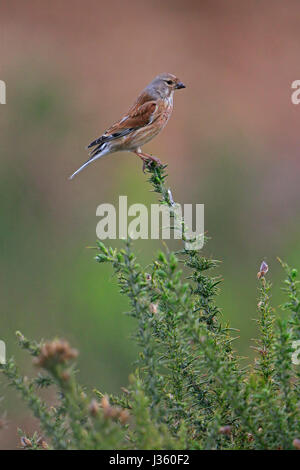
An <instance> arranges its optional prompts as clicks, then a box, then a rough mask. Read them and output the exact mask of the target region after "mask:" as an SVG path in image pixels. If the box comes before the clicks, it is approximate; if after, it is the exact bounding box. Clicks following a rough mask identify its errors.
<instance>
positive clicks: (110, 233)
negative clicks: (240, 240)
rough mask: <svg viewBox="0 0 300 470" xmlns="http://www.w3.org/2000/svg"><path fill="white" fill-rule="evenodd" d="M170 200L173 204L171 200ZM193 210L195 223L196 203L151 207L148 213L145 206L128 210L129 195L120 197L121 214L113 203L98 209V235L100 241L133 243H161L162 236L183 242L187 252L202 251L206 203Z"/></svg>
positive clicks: (131, 207) (138, 205) (101, 205)
mask: <svg viewBox="0 0 300 470" xmlns="http://www.w3.org/2000/svg"><path fill="white" fill-rule="evenodd" d="M170 200H171V201H172V199H171V197H170ZM194 207H195V208H194V212H195V216H196V217H195V224H193V204H184V205H183V207H182V206H181V205H180V204H175V203H174V202H173V201H172V202H171V207H169V206H167V205H165V204H151V208H150V211H149V209H148V208H147V207H146V206H145V205H144V204H132V205H131V206H129V207H128V205H127V196H119V207H118V211H117V210H116V208H115V206H114V205H113V204H100V205H99V206H98V207H97V210H96V215H97V216H99V217H101V220H100V221H99V222H98V224H97V227H96V234H97V237H98V238H99V239H100V240H105V239H111V240H115V239H117V238H119V239H126V238H128V237H130V238H131V239H132V240H137V239H139V238H140V239H142V240H148V239H153V240H158V239H159V238H160V236H161V238H162V239H163V240H170V239H171V238H173V239H175V240H180V239H182V240H183V241H184V243H185V249H186V250H200V249H201V248H202V247H203V245H204V204H195V206H194ZM117 212H118V215H117ZM129 218H131V220H130V221H128V219H129ZM160 220H161V221H162V223H161V224H160ZM117 221H118V233H117ZM193 225H195V230H194V231H193ZM171 233H172V234H173V236H172V237H171Z"/></svg>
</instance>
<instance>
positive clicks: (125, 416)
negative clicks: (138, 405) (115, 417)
mask: <svg viewBox="0 0 300 470" xmlns="http://www.w3.org/2000/svg"><path fill="white" fill-rule="evenodd" d="M129 418H130V414H129V411H128V410H125V409H123V410H121V411H120V414H119V420H120V423H121V424H127V423H128V421H129Z"/></svg>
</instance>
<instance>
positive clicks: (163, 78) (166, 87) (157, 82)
mask: <svg viewBox="0 0 300 470" xmlns="http://www.w3.org/2000/svg"><path fill="white" fill-rule="evenodd" d="M180 88H185V85H184V84H183V83H182V82H181V81H180V80H179V78H177V77H176V76H175V75H172V74H171V73H161V74H159V75H157V77H155V78H154V80H152V82H151V83H149V85H148V86H147V88H146V90H147V92H148V93H149V94H151V96H153V97H154V98H169V97H170V96H171V95H173V93H174V91H175V90H179V89H180Z"/></svg>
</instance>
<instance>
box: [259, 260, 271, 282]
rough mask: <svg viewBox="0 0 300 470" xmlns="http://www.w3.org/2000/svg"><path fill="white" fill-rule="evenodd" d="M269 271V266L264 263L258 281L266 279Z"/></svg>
mask: <svg viewBox="0 0 300 470" xmlns="http://www.w3.org/2000/svg"><path fill="white" fill-rule="evenodd" d="M268 271H269V266H268V265H267V263H266V262H265V261H263V262H262V263H261V265H260V268H259V272H258V273H257V279H260V278H262V277H264V276H265V275H266V274H267V272H268Z"/></svg>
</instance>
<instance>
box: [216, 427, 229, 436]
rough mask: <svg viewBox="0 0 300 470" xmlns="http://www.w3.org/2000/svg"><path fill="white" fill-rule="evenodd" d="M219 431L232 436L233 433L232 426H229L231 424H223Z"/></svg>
mask: <svg viewBox="0 0 300 470" xmlns="http://www.w3.org/2000/svg"><path fill="white" fill-rule="evenodd" d="M219 433H220V434H225V435H226V436H230V434H231V426H229V425H226V426H222V427H221V428H220V429H219Z"/></svg>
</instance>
